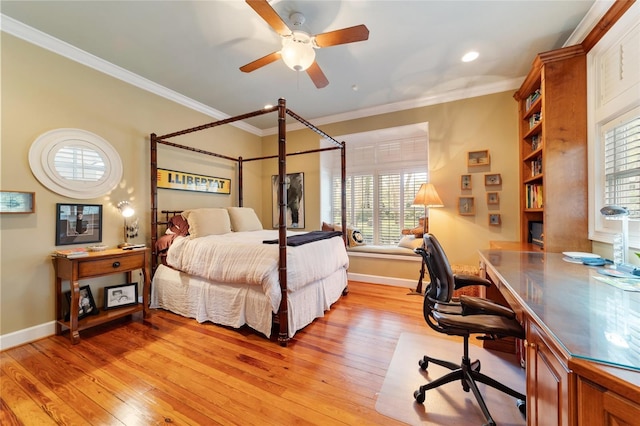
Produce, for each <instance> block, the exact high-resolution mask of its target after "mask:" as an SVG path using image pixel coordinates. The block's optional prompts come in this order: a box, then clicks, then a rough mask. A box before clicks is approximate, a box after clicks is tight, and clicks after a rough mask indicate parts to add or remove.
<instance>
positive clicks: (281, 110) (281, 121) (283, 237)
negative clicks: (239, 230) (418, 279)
mask: <svg viewBox="0 0 640 426" xmlns="http://www.w3.org/2000/svg"><path fill="white" fill-rule="evenodd" d="M274 111H277V112H278V155H270V156H265V157H255V158H249V159H243V158H242V157H238V158H235V157H230V156H226V155H222V154H217V153H214V152H210V151H206V150H202V149H198V148H193V147H189V146H186V145H180V144H176V143H173V142H168V141H167V140H166V139H170V138H174V137H177V136H182V135H186V134H189V133H194V132H198V131H201V130H206V129H210V128H213V127H217V126H220V125H223V124H229V123H233V122H235V121H240V120H245V119H248V118H252V117H256V116H259V115H263V114H268V113H271V112H274ZM287 114H288V115H290V116H291V117H293V118H294V119H296V120H297V121H299V122H300V123H302V124H303V125H304V126H306V127H307V128H309V129H310V130H312V131H314V132H315V133H317V134H319V135H320V136H322V137H323V138H325V139H326V140H328V141H331V142H332V143H333V144H334V145H335V146H334V147H327V148H319V149H312V150H308V151H298V152H293V153H289V154H287V152H286V115H287ZM150 142H151V144H150V145H151V147H150V150H151V221H152V224H151V250H152V256H151V259H152V260H151V262H152V264H151V266H152V271H153V272H155V270H156V267H157V264H158V252H157V248H156V242H157V241H158V224H159V221H158V183H157V174H158V144H161V145H167V146H171V147H174V148H179V149H185V150H188V151H192V152H196V153H198V154H204V155H209V156H214V157H217V158H222V159H225V160H229V161H235V162H236V163H237V164H238V183H239V186H238V204H239V206H240V207H242V206H243V191H242V186H243V185H242V183H243V182H242V170H243V167H242V166H243V162H245V161H255V160H264V159H273V158H277V159H278V182H279V187H278V207H279V225H278V243H279V257H280V266H279V272H278V275H279V278H280V288H281V292H282V299H281V302H280V308H279V310H278V323H279V324H278V325H279V334H278V342H280V344H281V345H283V346H286V344H287V342H288V341H289V333H288V326H289V323H288V301H287V261H286V259H287V234H286V232H287V223H286V212H287V209H286V204H287V190H286V174H287V169H286V157H287V156H290V155H302V154H309V153H315V152H322V151H329V150H334V149H340V150H341V165H342V176H341V177H342V188H341V201H342V239H343V241H344V243H345V244H346V242H347V237H346V229H347V226H346V221H347V219H346V208H345V206H346V183H345V182H346V171H345V165H346V161H345V143H344V142H338V141H337V140H336V139H334V138H333V137H331V136H329V135H328V134H327V133H325V132H324V131H322V130H320V129H319V128H317V127H316V126H314V125H313V124H311V123H310V122H308V121H307V120H305V119H304V118H302V117H300V116H299V115H298V114H296V113H295V112H293V111H291V110H289V109H287V108H286V101H285V100H284V99H283V98H280V99H278V105H277V106H273V107H267V108H263V109H260V110H257V111H253V112H249V113H247V114H242V115H238V116H235V117H229V118H226V119H223V120H218V121H215V122H212V123H207V124H203V125H201V126H196V127H192V128H189V129H185V130H180V131H177V132H173V133H168V134H166V135H162V136H157V135H156V134H155V133H152V134H151V136H150Z"/></svg>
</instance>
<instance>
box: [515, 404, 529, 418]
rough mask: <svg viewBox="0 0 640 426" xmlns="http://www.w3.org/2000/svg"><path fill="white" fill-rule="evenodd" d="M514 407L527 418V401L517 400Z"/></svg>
mask: <svg viewBox="0 0 640 426" xmlns="http://www.w3.org/2000/svg"><path fill="white" fill-rule="evenodd" d="M516 407H518V410H520V414H522V415H523V416H524V418H525V419H526V418H527V401H525V400H522V399H519V400H517V401H516Z"/></svg>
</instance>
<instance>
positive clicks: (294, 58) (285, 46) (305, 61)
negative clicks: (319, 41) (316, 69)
mask: <svg viewBox="0 0 640 426" xmlns="http://www.w3.org/2000/svg"><path fill="white" fill-rule="evenodd" d="M280 53H281V55H282V60H283V61H284V63H285V64H286V65H287V66H288V67H289V68H291V69H292V70H294V71H304V70H306V69H307V68H309V67H310V66H311V64H313V61H315V59H316V51H315V50H314V49H313V46H312V45H311V40H310V39H309V37H308V36H307V37H306V39H305V38H302V39H300V38H298V37H296V34H295V33H294V36H293V37H287V38H285V39H284V40H283V41H282V50H281V52H280Z"/></svg>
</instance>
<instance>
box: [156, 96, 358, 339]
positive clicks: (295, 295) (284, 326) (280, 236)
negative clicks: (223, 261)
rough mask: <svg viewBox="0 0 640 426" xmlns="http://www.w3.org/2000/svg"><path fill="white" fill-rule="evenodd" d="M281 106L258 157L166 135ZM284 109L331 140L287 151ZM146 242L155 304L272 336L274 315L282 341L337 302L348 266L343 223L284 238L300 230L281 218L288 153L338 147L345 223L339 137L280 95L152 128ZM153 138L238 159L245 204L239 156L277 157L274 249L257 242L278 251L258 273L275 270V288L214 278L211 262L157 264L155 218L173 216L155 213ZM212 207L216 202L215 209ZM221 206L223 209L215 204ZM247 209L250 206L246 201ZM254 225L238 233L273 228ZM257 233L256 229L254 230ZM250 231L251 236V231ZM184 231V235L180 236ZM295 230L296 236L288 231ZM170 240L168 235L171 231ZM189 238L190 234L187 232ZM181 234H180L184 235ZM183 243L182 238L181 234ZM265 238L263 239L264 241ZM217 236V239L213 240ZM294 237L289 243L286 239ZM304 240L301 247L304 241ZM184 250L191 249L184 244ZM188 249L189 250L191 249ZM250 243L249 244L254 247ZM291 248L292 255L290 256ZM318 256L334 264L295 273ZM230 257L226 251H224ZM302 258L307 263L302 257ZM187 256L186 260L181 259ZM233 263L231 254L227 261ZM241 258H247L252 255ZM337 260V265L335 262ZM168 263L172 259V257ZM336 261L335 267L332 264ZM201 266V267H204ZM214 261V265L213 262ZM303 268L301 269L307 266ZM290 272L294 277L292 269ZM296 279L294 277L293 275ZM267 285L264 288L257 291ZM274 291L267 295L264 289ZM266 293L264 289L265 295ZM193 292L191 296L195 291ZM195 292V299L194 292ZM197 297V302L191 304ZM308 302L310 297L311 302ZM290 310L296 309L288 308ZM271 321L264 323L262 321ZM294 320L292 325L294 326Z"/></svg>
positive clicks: (174, 259)
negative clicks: (195, 122)
mask: <svg viewBox="0 0 640 426" xmlns="http://www.w3.org/2000/svg"><path fill="white" fill-rule="evenodd" d="M276 111H277V113H278V154H277V155H271V156H265V157H256V158H246V159H244V158H242V157H238V158H234V157H230V156H226V155H222V154H218V153H213V152H209V151H205V150H202V149H197V148H193V147H189V146H185V145H179V144H176V143H173V142H169V141H168V139H171V138H174V137H177V136H182V135H186V134H189V133H193V132H198V131H202V130H205V129H209V128H212V127H216V126H219V125H223V124H228V123H232V122H235V121H239V120H245V119H248V118H251V117H255V116H258V115H262V114H267V113H271V112H276ZM286 115H289V116H291V117H293V118H294V119H296V120H297V121H298V122H300V123H302V124H304V125H305V126H306V127H307V128H309V129H311V130H312V131H314V132H315V133H317V134H319V135H321V136H322V137H324V138H325V139H326V140H328V141H330V142H331V143H332V144H333V146H331V147H328V148H319V149H314V150H308V151H303V152H295V153H289V154H287V150H286ZM150 140H151V221H152V223H151V246H152V250H153V256H152V271H153V272H154V282H153V284H152V297H151V299H152V307H163V308H166V309H169V310H172V311H174V312H176V313H179V314H181V315H184V316H190V317H194V318H196V319H198V320H199V321H207V320H208V321H212V322H215V323H218V324H223V325H229V326H233V327H239V326H241V325H243V324H247V325H249V326H250V327H252V328H254V329H256V330H257V331H260V332H262V333H264V334H265V335H267V336H270V333H271V330H270V326H271V324H272V321H271V320H272V319H273V323H276V324H277V325H278V341H279V342H280V344H282V345H286V344H287V342H288V340H289V339H290V338H291V337H292V336H293V334H295V332H296V331H297V330H299V329H300V328H302V327H304V326H305V325H307V324H309V323H310V322H311V321H313V319H315V318H316V317H318V316H322V315H323V313H324V311H325V310H327V309H328V308H329V306H330V305H331V304H332V303H334V302H335V301H336V300H337V299H338V298H339V297H340V294H342V293H344V292H346V268H347V267H348V257H347V256H346V249H345V245H346V234H345V233H344V231H343V232H342V234H338V235H340V236H341V238H335V236H334V238H323V239H322V241H317V242H312V243H309V244H305V245H304V246H300V247H288V246H287V244H288V242H290V241H289V240H290V239H291V238H288V236H289V237H292V236H293V235H295V234H301V233H300V232H292V231H287V226H286V218H287V217H286V214H287V187H286V174H287V170H286V158H287V156H291V155H302V154H309V153H318V152H321V151H328V150H336V149H339V150H340V153H341V164H342V188H341V196H342V200H341V201H342V206H343V207H342V223H343V227H342V229H343V230H346V210H345V207H344V206H345V204H346V203H345V202H346V189H345V176H346V174H345V164H346V162H345V149H344V142H338V141H337V140H335V139H334V138H332V137H331V136H329V135H328V134H326V133H325V132H323V131H322V130H320V129H318V128H317V127H315V126H314V125H313V124H311V123H309V122H308V121H306V120H305V119H303V118H302V117H300V116H299V115H297V114H295V113H294V112H292V111H290V110H289V109H287V108H286V102H285V100H284V99H279V100H278V105H277V106H274V107H269V108H264V109H262V110H258V111H254V112H251V113H247V114H243V115H239V116H236V117H231V118H227V119H224V120H220V121H216V122H212V123H209V124H205V125H202V126H198V127H193V128H190V129H186V130H181V131H177V132H174V133H170V134H166V135H162V136H157V135H156V134H155V133H154V134H151V137H150ZM158 145H166V146H170V147H173V148H178V149H184V150H188V151H192V152H195V153H198V154H203V155H207V156H213V157H216V158H220V159H225V160H229V161H232V162H235V163H236V164H237V173H238V188H237V190H238V206H239V207H240V208H242V207H243V177H242V174H243V163H246V162H248V161H257V160H264V159H276V158H277V160H278V194H277V202H278V206H279V223H278V231H277V243H278V244H277V249H276V247H275V246H274V245H273V244H262V246H270V248H265V247H260V248H259V249H256V250H260V251H269V250H272V254H273V250H275V251H276V254H275V256H276V258H277V271H267V272H264V273H263V271H261V272H260V273H261V274H263V275H265V276H266V275H271V276H272V277H271V278H273V274H276V277H277V280H276V281H277V285H278V287H279V289H278V290H279V295H274V294H273V289H271V290H269V289H266V287H267V285H266V284H262V287H264V288H263V289H262V290H260V291H258V289H259V288H260V285H255V284H256V283H253V284H252V283H238V282H235V281H234V282H230V283H227V282H221V281H218V280H219V279H220V280H222V278H220V276H217V275H215V274H216V272H213V273H211V271H212V270H213V269H215V268H209V270H208V271H203V272H202V273H201V274H200V273H198V274H197V275H190V274H188V273H187V272H184V271H180V270H178V269H177V268H170V267H168V266H166V265H164V264H162V265H158V260H159V259H160V258H161V256H160V252H159V249H158V247H157V243H158V241H159V240H160V237H159V235H158V231H159V226H161V225H166V224H168V223H169V221H170V216H171V214H173V213H178V212H173V211H163V212H162V213H164V214H165V217H164V220H162V221H161V220H159V218H158V185H157V172H158ZM212 210H213V209H212ZM215 210H221V209H215ZM248 210H250V209H248ZM214 213H215V214H220V212H214ZM239 213H242V214H245V213H247V212H246V211H237V210H232V208H230V209H229V214H230V215H231V216H232V218H231V220H232V221H233V215H234V214H239ZM252 231H255V232H253V233H252V232H249V233H246V235H247V236H246V237H245V236H243V237H242V238H244V239H245V240H249V239H252V240H255V243H257V244H260V243H261V242H262V241H264V240H267V239H268V238H266V234H265V233H268V232H271V233H273V232H274V231H258V230H254V229H252ZM230 234H245V233H243V232H237V233H236V232H231V233H230ZM258 234H259V236H256V235H258ZM248 235H251V237H248ZM217 237H218V236H206V237H205V238H195V239H192V240H191V242H193V241H195V240H203V241H204V240H207V239H211V240H213V239H219V238H217ZM222 237H224V238H226V240H225V239H224V238H223V241H226V242H225V243H219V244H221V245H222V244H227V245H232V244H236V241H237V239H236V240H233V242H230V241H232V240H231V238H236V237H237V236H236V235H224V236H222ZM273 237H275V234H272V238H273ZM178 238H183V239H185V237H178ZM293 238H294V239H295V238H300V237H293ZM171 239H172V240H173V236H172V238H171ZM186 239H188V237H187V238H186ZM181 241H182V240H181ZM336 241H339V247H338V246H336ZM182 242H183V243H184V244H179V245H185V244H187V242H186V241H182ZM265 242H266V241H265ZM213 244H216V243H213ZM290 245H291V244H290ZM305 246H306V247H305ZM171 250H173V248H169V252H168V254H167V253H165V254H163V256H166V257H162V260H163V262H162V263H165V261H166V260H167V259H169V260H170V261H171V262H173V264H174V265H177V264H179V263H180V261H179V259H180V256H184V255H183V254H180V255H176V254H175V251H174V252H173V253H172V252H171ZM188 250H189V249H188ZM188 250H187V251H188ZM190 250H191V252H192V253H198V252H199V251H202V249H198V250H199V251H198V250H195V251H194V249H190ZM251 250H254V249H251ZM240 253H241V252H239V254H238V256H240V255H241V254H240ZM288 253H289V256H288ZM323 253H330V254H331V255H332V256H333V255H335V256H337V258H336V257H332V258H330V257H329V256H327V255H323ZM323 258H326V262H327V263H330V264H332V265H334V266H327V265H321V267H314V268H311V269H314V270H316V273H315V275H314V274H310V275H309V276H308V277H305V278H298V276H299V275H301V270H302V269H308V268H306V265H310V264H311V263H313V262H316V263H317V262H323ZM227 259H228V258H227ZM233 260H234V262H233V263H243V262H235V260H237V257H234V258H233ZM288 260H289V262H292V264H293V268H295V270H291V271H288V265H287V262H288ZM305 262H306V264H305ZM186 263H188V262H186ZM227 263H230V262H227ZM244 263H252V262H250V261H247V262H244ZM336 265H338V266H336ZM170 266H172V265H170ZM332 268H333V269H332ZM205 269H206V268H205ZM218 269H219V268H218ZM318 269H322V270H323V271H322V272H318V271H317V270H318ZM247 274H248V275H251V274H254V275H255V274H257V272H255V271H250V272H247ZM305 274H306V272H305ZM230 275H232V272H228V271H227V272H226V275H224V274H222V276H223V277H228V276H230ZM292 276H293V277H294V280H293V281H292V282H290V281H291V280H292V278H291V277H292ZM297 279H299V280H301V281H300V282H297V281H295V280H297ZM185 282H188V285H186V286H185V285H184V283H185ZM262 291H264V294H262ZM268 292H271V296H270V295H269V294H267V293H268ZM265 294H267V295H266V296H265ZM194 295H196V296H194ZM181 298H183V299H184V300H185V304H184V305H182V306H178V307H175V306H173V305H174V301H175V300H179V299H181ZM194 298H195V299H194ZM238 298H241V299H242V300H245V303H244V305H243V307H242V308H240V311H239V313H235V314H233V315H231V317H232V318H224V317H223V316H224V311H225V310H226V309H227V306H225V303H226V302H225V301H229V302H230V303H235V302H236V301H237V299H238ZM278 298H279V301H278V303H277V305H275V304H274V300H276V299H278ZM196 304H197V305H199V306H197V307H194V306H195V305H196ZM203 305H207V306H206V307H202V306H203ZM309 305H311V306H310V307H309ZM255 306H259V308H258V310H262V311H265V310H266V309H267V307H268V308H269V310H270V312H269V318H268V321H267V320H265V318H264V314H256V313H255V312H253V311H251V309H252V307H255ZM292 310H293V312H291V311H292ZM267 327H268V328H269V329H268V330H266V328H267ZM292 327H293V329H291V328H292Z"/></svg>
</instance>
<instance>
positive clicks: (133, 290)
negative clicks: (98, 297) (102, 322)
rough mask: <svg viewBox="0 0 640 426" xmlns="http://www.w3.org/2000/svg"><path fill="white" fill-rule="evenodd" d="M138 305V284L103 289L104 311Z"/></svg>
mask: <svg viewBox="0 0 640 426" xmlns="http://www.w3.org/2000/svg"><path fill="white" fill-rule="evenodd" d="M137 303H138V283H128V284H120V285H112V286H110V287H105V288H104V309H105V310H106V309H113V308H121V307H123V306H130V305H135V304H137Z"/></svg>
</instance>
